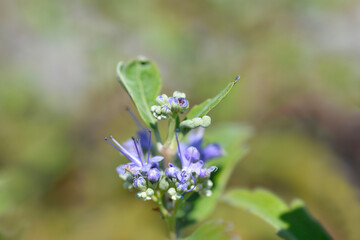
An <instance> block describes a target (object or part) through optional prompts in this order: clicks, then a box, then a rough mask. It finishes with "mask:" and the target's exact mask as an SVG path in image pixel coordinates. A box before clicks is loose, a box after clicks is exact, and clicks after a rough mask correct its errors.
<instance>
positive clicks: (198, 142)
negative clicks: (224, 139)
mask: <svg viewBox="0 0 360 240" xmlns="http://www.w3.org/2000/svg"><path fill="white" fill-rule="evenodd" d="M204 132H205V129H204V128H198V129H196V130H192V131H191V132H190V133H189V136H188V142H187V144H185V143H183V142H182V143H181V144H180V148H181V149H182V151H185V150H186V148H188V147H190V146H192V147H195V148H196V149H197V150H198V151H199V153H200V158H201V159H202V160H203V161H204V162H206V161H209V160H210V159H213V158H218V157H221V156H223V155H224V149H223V148H222V147H221V146H220V145H219V144H217V143H210V144H209V145H207V146H205V148H203V147H202V145H203V136H204Z"/></svg>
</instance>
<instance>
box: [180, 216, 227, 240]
mask: <svg viewBox="0 0 360 240" xmlns="http://www.w3.org/2000/svg"><path fill="white" fill-rule="evenodd" d="M227 229H228V226H226V224H225V223H224V222H222V221H214V220H212V221H208V222H206V223H204V224H203V225H201V226H200V227H199V228H198V229H197V230H195V232H194V233H193V234H191V236H189V237H186V238H181V239H182V240H201V239H206V240H230V239H233V238H232V236H231V235H230V234H229V233H228V230H227Z"/></svg>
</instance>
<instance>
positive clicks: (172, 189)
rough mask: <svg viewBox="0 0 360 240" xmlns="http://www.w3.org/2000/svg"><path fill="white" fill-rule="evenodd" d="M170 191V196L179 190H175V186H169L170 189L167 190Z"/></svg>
mask: <svg viewBox="0 0 360 240" xmlns="http://www.w3.org/2000/svg"><path fill="white" fill-rule="evenodd" d="M167 192H168V194H169V195H170V196H173V195H175V194H176V193H177V192H176V190H175V188H169V190H168V191H167Z"/></svg>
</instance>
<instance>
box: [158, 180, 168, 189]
mask: <svg viewBox="0 0 360 240" xmlns="http://www.w3.org/2000/svg"><path fill="white" fill-rule="evenodd" d="M159 188H160V189H161V190H163V191H166V190H168V188H169V183H168V181H167V180H166V177H164V178H163V179H161V180H160V183H159Z"/></svg>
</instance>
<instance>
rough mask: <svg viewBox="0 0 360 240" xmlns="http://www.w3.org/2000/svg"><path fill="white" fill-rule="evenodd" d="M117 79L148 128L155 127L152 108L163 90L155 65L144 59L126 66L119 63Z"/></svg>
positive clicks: (136, 60)
mask: <svg viewBox="0 0 360 240" xmlns="http://www.w3.org/2000/svg"><path fill="white" fill-rule="evenodd" d="M116 73H117V77H118V79H119V81H120V83H121V85H122V86H123V87H124V88H125V90H126V92H127V93H128V94H129V96H130V97H131V99H132V100H133V102H134V103H135V105H136V107H137V109H138V111H139V114H140V116H141V118H142V119H143V120H144V122H145V123H146V124H147V125H148V126H154V125H155V124H156V122H157V121H156V119H155V118H154V117H153V115H152V114H151V111H150V108H151V106H152V105H154V104H155V103H156V102H155V99H156V97H157V96H158V95H159V93H160V90H161V79H160V73H159V70H158V68H157V67H156V65H155V64H154V63H152V62H151V61H148V60H144V59H135V60H133V61H131V62H129V63H128V64H127V65H125V64H124V63H123V62H119V64H118V66H117V69H116Z"/></svg>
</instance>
